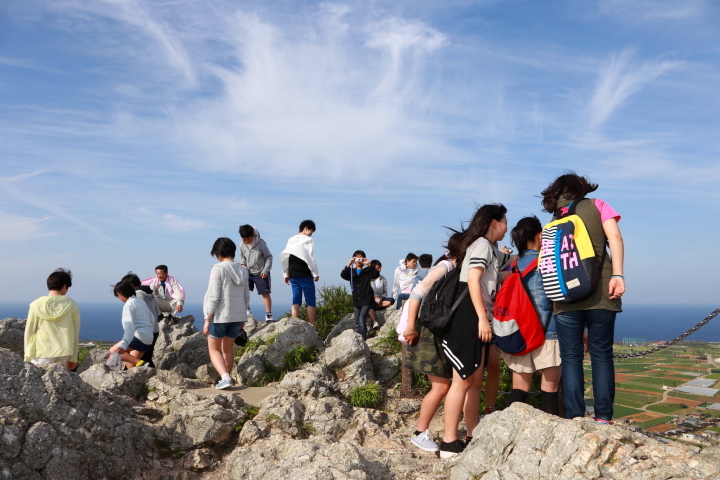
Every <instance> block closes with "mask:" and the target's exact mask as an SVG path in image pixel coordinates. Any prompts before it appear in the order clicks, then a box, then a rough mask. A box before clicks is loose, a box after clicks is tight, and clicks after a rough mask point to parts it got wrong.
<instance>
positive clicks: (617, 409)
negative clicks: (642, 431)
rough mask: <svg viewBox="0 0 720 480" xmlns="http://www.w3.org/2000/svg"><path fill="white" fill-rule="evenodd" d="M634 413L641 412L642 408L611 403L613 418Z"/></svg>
mask: <svg viewBox="0 0 720 480" xmlns="http://www.w3.org/2000/svg"><path fill="white" fill-rule="evenodd" d="M636 413H642V410H637V409H635V408H629V407H624V406H622V405H613V418H620V417H626V416H628V415H635V414H636Z"/></svg>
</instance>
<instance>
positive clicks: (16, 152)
mask: <svg viewBox="0 0 720 480" xmlns="http://www.w3.org/2000/svg"><path fill="white" fill-rule="evenodd" d="M718 24H720V7H718V5H717V3H714V2H710V1H703V0H658V1H651V0H636V1H627V0H599V1H590V0H588V1H579V2H578V1H561V0H558V1H555V2H536V1H530V0H527V1H522V0H507V1H499V0H498V1H492V0H486V1H472V0H445V1H442V2H439V1H435V2H428V1H423V0H412V1H406V0H393V1H367V0H365V1H348V2H337V3H336V2H312V1H296V0H293V1H288V0H263V1H253V0H248V1H223V0H212V1H209V0H207V1H206V0H173V1H159V0H158V1H143V0H86V1H81V0H58V1H36V0H24V1H23V2H1V3H0V166H1V168H0V269H2V272H3V275H2V282H1V283H0V302H28V303H29V302H30V301H32V300H33V299H35V298H37V297H39V296H41V295H44V294H45V293H46V289H45V279H46V278H47V276H48V274H49V273H50V272H52V270H53V269H55V268H57V267H66V268H70V269H71V270H72V271H73V275H74V277H73V287H72V288H71V290H70V293H69V295H70V296H71V297H72V298H74V299H76V300H78V301H83V302H114V301H115V300H114V299H113V296H112V290H111V288H110V287H109V285H111V284H114V283H115V282H116V281H118V280H119V279H120V278H121V277H122V276H123V275H124V274H125V273H126V272H128V271H130V270H132V271H134V272H136V273H138V274H139V275H140V276H141V278H147V277H150V276H152V275H153V274H154V270H153V269H154V267H155V266H156V265H158V264H167V265H168V266H169V270H170V274H171V275H174V276H175V277H176V278H178V279H179V280H180V282H181V283H182V284H183V285H184V286H185V288H186V291H187V295H188V298H187V301H188V302H189V303H200V302H202V299H203V296H204V293H205V290H206V288H207V282H208V277H209V271H210V268H211V266H212V264H213V263H215V260H214V259H213V258H212V257H211V256H210V255H209V252H210V249H211V247H212V244H213V242H214V241H215V239H216V238H218V237H221V236H228V237H230V238H232V239H234V240H235V241H236V242H239V235H238V227H239V225H242V224H245V223H250V224H252V225H254V226H255V227H256V228H257V229H258V230H259V231H260V233H261V235H262V237H263V238H264V239H265V240H266V242H267V243H268V246H269V247H270V249H271V251H272V252H273V253H274V254H275V255H276V260H277V261H276V262H275V266H274V267H273V270H272V276H273V278H274V282H273V297H274V300H275V302H276V304H277V303H279V304H289V303H290V295H291V294H290V288H289V287H287V286H286V285H284V284H283V283H282V281H281V278H282V272H281V268H280V262H279V253H280V251H281V250H282V249H283V248H284V246H285V243H286V241H287V239H288V238H289V237H290V236H292V235H294V234H296V233H297V227H298V225H299V223H300V221H302V220H304V219H308V218H309V219H313V220H314V221H315V222H316V224H317V228H318V229H317V231H316V233H315V235H314V237H313V238H314V240H315V252H316V253H315V256H316V259H317V262H318V267H319V271H320V282H319V284H320V285H322V284H326V285H333V284H335V285H340V284H342V283H343V281H342V280H341V279H340V277H339V273H340V270H341V269H342V267H343V266H344V265H345V263H346V262H347V260H348V259H349V257H350V256H351V254H352V252H353V251H354V250H356V249H362V250H364V251H365V252H366V253H367V255H368V257H370V258H371V259H372V258H377V259H380V260H381V261H382V262H383V266H384V270H383V274H384V275H385V276H386V277H388V278H389V279H392V271H393V269H394V268H395V267H396V266H397V264H398V261H399V260H400V259H402V258H404V257H405V255H406V254H407V253H408V252H414V253H416V254H418V255H419V254H421V253H431V254H433V256H434V257H435V258H437V256H439V255H440V254H442V252H443V249H442V245H443V244H444V242H445V241H446V239H447V230H446V229H445V228H444V227H453V228H459V227H460V225H461V223H462V222H463V221H467V220H469V219H470V218H471V217H472V215H473V213H474V211H475V209H476V206H478V205H482V204H485V203H493V202H500V203H503V204H504V205H506V206H507V208H508V222H509V225H510V227H512V226H513V225H514V224H515V223H516V222H517V221H518V220H519V219H520V218H522V217H523V216H526V215H531V214H534V215H537V216H538V217H539V218H540V219H541V221H543V222H546V221H548V220H549V215H548V214H547V213H543V212H541V207H540V199H539V194H540V191H541V190H543V189H544V188H545V187H546V186H548V185H549V184H550V183H551V182H552V181H553V180H554V179H555V178H556V177H557V176H559V175H561V174H563V173H565V172H566V171H568V170H574V171H576V172H577V173H579V174H581V175H586V176H588V177H589V178H590V179H591V180H592V181H593V182H595V183H598V184H599V185H600V188H599V189H598V190H597V192H596V193H595V194H593V196H595V197H597V198H602V199H603V200H605V201H606V202H607V203H609V204H610V205H611V206H613V207H614V208H615V209H616V210H617V211H618V212H619V213H620V214H621V215H622V220H621V222H620V228H621V231H622V234H623V237H624V240H625V257H626V262H625V269H624V270H625V272H624V273H625V277H626V282H627V293H626V295H625V297H624V301H625V302H627V303H636V304H692V303H697V304H715V303H718V302H717V301H716V300H717V298H718V294H717V291H718V288H717V287H718V282H717V280H716V279H717V273H716V272H717V269H718V267H720V252H718V249H717V248H716V244H717V240H716V239H717V238H718V237H719V236H720V222H718V221H717V220H716V217H717V216H718V213H719V211H720V193H719V192H720V189H718V187H717V185H718V181H720V162H718V157H719V152H720V148H719V147H720V136H719V135H718V132H719V131H720V116H719V115H718V112H719V111H720V89H718V84H719V82H720V62H719V60H720V29H718V28H717V25H718ZM501 243H502V244H507V245H510V238H509V236H508V237H506V239H505V240H504V241H503V242H501Z"/></svg>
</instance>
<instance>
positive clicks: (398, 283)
mask: <svg viewBox="0 0 720 480" xmlns="http://www.w3.org/2000/svg"><path fill="white" fill-rule="evenodd" d="M417 273H418V269H417V268H407V267H406V266H405V260H400V266H399V267H397V268H396V269H395V278H394V279H393V289H392V296H393V298H394V299H396V300H397V297H398V294H400V293H403V290H405V289H406V288H407V287H410V286H412V284H413V281H414V280H415V275H417Z"/></svg>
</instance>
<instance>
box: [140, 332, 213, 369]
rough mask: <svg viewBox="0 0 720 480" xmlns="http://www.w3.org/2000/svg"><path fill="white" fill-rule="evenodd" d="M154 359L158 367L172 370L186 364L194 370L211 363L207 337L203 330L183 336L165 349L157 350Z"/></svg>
mask: <svg viewBox="0 0 720 480" xmlns="http://www.w3.org/2000/svg"><path fill="white" fill-rule="evenodd" d="M156 352H157V353H156V354H155V355H153V361H154V362H155V366H156V367H157V368H160V369H163V370H171V369H172V368H173V367H175V366H177V365H179V364H185V365H187V366H188V367H190V368H191V369H193V370H197V369H198V368H199V367H201V366H203V365H207V364H209V363H210V354H209V351H208V342H207V337H206V336H205V335H204V334H203V333H202V332H197V333H194V334H192V335H190V336H188V337H182V338H180V339H179V340H177V341H176V342H173V343H172V344H171V345H170V346H169V347H167V348H166V349H164V350H161V351H157V350H156Z"/></svg>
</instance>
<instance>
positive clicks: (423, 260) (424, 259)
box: [418, 253, 433, 268]
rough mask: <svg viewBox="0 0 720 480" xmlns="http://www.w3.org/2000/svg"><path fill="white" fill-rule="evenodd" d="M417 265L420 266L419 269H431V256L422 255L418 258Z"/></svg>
mask: <svg viewBox="0 0 720 480" xmlns="http://www.w3.org/2000/svg"><path fill="white" fill-rule="evenodd" d="M418 263H419V264H420V267H421V268H430V267H432V264H433V263H432V255H430V254H429V253H423V254H422V255H420V257H418Z"/></svg>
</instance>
